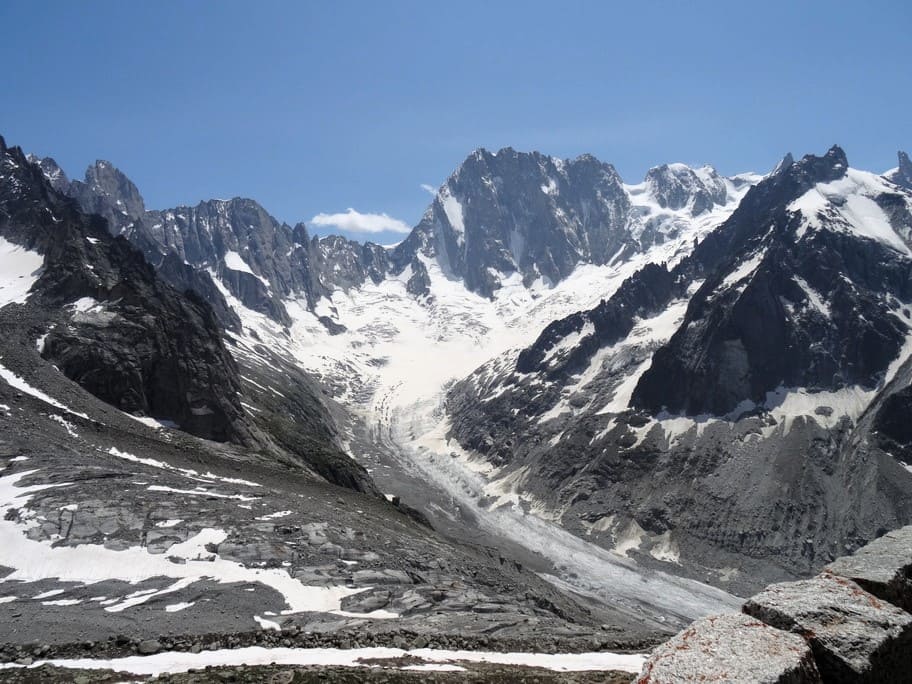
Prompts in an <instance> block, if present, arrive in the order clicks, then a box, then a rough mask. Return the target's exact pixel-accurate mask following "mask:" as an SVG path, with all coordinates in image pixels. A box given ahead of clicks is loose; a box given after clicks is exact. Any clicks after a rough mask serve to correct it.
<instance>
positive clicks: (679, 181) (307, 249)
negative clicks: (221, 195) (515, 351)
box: [33, 148, 755, 330]
mask: <svg viewBox="0 0 912 684" xmlns="http://www.w3.org/2000/svg"><path fill="white" fill-rule="evenodd" d="M33 161H35V162H36V163H38V164H39V165H40V166H41V168H42V169H43V170H44V172H45V174H46V175H47V177H48V179H49V180H50V181H51V183H52V184H53V185H55V187H56V188H57V189H59V190H61V191H62V192H64V193H65V194H68V195H70V196H72V197H74V198H75V199H76V200H77V201H78V202H79V203H80V206H81V207H82V208H83V210H84V211H87V212H91V213H97V214H100V215H102V216H104V217H105V218H106V219H108V222H109V226H110V228H111V231H112V232H113V233H115V234H120V233H122V234H124V235H125V236H126V237H127V238H128V239H130V240H131V242H133V243H134V244H136V245H137V246H138V247H140V249H141V250H142V251H143V253H144V254H145V255H146V257H147V259H149V261H150V262H151V263H153V264H154V265H156V267H157V268H159V270H160V271H161V273H162V276H163V277H164V278H165V279H166V280H168V282H170V283H172V284H173V285H175V286H177V287H188V288H190V289H193V290H195V291H196V292H197V293H198V294H200V295H201V296H202V297H203V298H204V299H206V300H207V301H209V302H210V304H211V305H212V306H213V308H214V309H215V311H216V313H217V314H218V315H219V318H220V320H221V321H222V323H223V324H224V325H226V327H229V328H232V329H235V330H237V329H238V325H239V321H238V319H237V317H236V312H234V315H233V314H232V313H231V307H230V306H229V305H228V304H227V302H226V296H230V297H234V298H236V299H237V300H239V301H240V302H241V303H242V304H243V305H244V306H245V307H247V308H249V309H251V310H253V311H257V312H260V313H264V314H266V315H268V316H269V317H271V318H272V319H273V320H276V321H278V322H280V323H282V324H284V325H289V324H290V323H291V319H290V318H289V314H288V311H287V307H286V305H285V304H284V303H283V300H284V299H287V298H289V297H291V298H296V297H301V298H303V300H304V301H305V305H306V306H307V307H308V308H310V309H311V310H313V309H314V308H315V305H316V303H317V301H318V300H319V299H320V298H321V297H330V296H331V294H332V293H333V292H334V291H336V290H340V289H341V290H343V291H348V290H349V289H351V288H358V287H361V286H362V285H363V284H364V283H366V282H368V281H370V282H373V283H375V284H377V283H380V282H381V281H383V280H384V279H386V278H390V277H393V278H398V277H402V274H403V273H404V272H405V271H406V270H407V271H408V272H407V274H406V278H407V280H408V288H409V292H411V293H412V294H413V295H415V296H418V297H427V296H432V287H431V278H430V276H429V274H428V264H429V263H431V262H433V263H435V264H437V265H438V266H439V268H440V269H441V271H442V273H444V274H446V277H450V278H457V279H459V280H460V281H462V282H463V283H464V284H465V286H466V287H467V289H468V290H469V291H471V292H477V293H479V294H481V295H483V296H486V297H491V296H492V295H493V293H494V292H495V291H496V290H497V289H499V288H500V287H502V285H503V283H504V282H505V281H506V280H507V279H509V278H510V277H511V276H512V274H518V275H519V276H520V277H521V279H522V282H523V283H524V284H525V285H526V286H529V285H530V284H531V283H532V282H533V281H535V280H536V279H541V280H542V281H543V282H545V283H554V282H558V281H560V280H562V279H564V278H566V277H567V276H569V275H570V273H572V272H573V270H574V269H575V268H576V266H577V265H579V264H581V263H591V264H595V265H600V264H607V263H609V262H612V261H615V262H616V261H618V260H623V259H624V258H625V256H627V255H629V254H630V253H632V252H636V251H641V250H642V249H644V248H646V247H648V246H649V245H651V244H653V243H655V242H656V241H658V242H661V241H663V240H665V239H668V238H669V237H673V236H674V235H675V234H676V233H677V232H678V231H679V230H681V228H682V221H683V222H684V223H686V222H687V220H688V219H689V218H691V217H697V216H700V215H702V214H705V213H706V212H709V211H711V210H712V209H713V208H714V207H718V206H723V205H725V204H726V203H727V202H730V201H732V195H733V194H734V192H733V191H735V190H737V189H740V188H742V186H744V185H745V184H749V183H751V182H755V180H754V179H752V178H749V177H736V178H734V179H723V178H722V177H720V176H719V175H718V174H717V173H716V172H715V171H714V170H713V169H712V168H710V167H704V168H702V169H698V170H692V169H690V168H689V167H686V166H684V165H683V164H673V165H664V166H661V167H657V168H655V169H652V170H650V172H649V174H647V178H646V180H645V181H644V183H642V184H640V185H639V186H625V185H624V184H623V183H622V181H621V179H620V176H619V175H618V174H617V172H616V171H615V170H614V168H613V167H612V166H611V165H610V164H605V163H602V162H600V161H598V160H597V159H595V158H594V157H592V156H591V155H583V156H581V157H579V158H577V159H574V160H561V159H557V158H555V157H548V156H545V155H542V154H540V153H538V152H532V153H521V152H516V151H515V150H513V149H511V148H505V149H503V150H500V151H499V152H488V151H487V150H483V149H480V150H477V151H476V152H474V153H473V154H471V155H470V156H469V157H468V158H467V159H466V160H465V161H464V162H463V163H462V164H461V165H460V166H459V168H458V169H457V170H456V172H454V173H453V175H452V176H450V178H449V179H448V180H447V181H446V182H445V183H444V185H443V186H441V188H440V190H439V191H438V193H437V195H436V197H435V199H434V201H433V202H432V203H431V205H430V206H429V208H428V210H427V211H426V213H425V215H424V217H423V218H422V219H421V221H420V222H419V224H418V225H417V226H416V227H415V229H414V230H413V231H412V233H411V234H410V235H409V236H408V237H407V238H406V239H405V240H403V241H402V242H401V243H399V244H398V245H397V246H396V247H394V248H391V249H387V248H383V247H381V246H379V245H376V244H373V243H370V242H367V243H358V242H354V241H351V240H348V239H345V238H342V237H339V236H332V237H326V238H319V237H310V235H309V233H308V231H307V228H306V226H305V225H304V224H303V223H298V224H296V225H295V226H294V227H290V226H288V225H287V224H282V223H280V222H278V221H277V220H276V219H274V218H273V217H272V216H270V215H269V214H268V213H267V212H266V211H265V210H264V209H263V208H262V207H261V206H260V205H259V204H257V203H256V202H255V201H253V200H249V199H243V198H234V199H232V200H208V201H204V202H201V203H200V204H198V205H196V206H194V207H178V208H175V209H169V210H153V211H147V210H146V209H145V207H144V204H143V201H142V197H141V196H140V195H139V192H138V191H137V189H136V186H135V185H134V184H133V183H132V182H131V181H129V179H128V178H127V177H126V176H125V175H124V174H123V173H121V172H120V171H119V170H118V169H116V168H115V167H113V165H111V164H110V163H109V162H106V161H98V162H96V163H95V164H94V165H92V166H90V167H89V168H88V170H87V171H86V174H85V181H70V180H69V179H67V177H66V174H65V173H64V172H63V171H62V170H61V169H60V168H59V166H58V165H57V164H56V162H55V161H54V160H53V159H51V158H45V159H37V158H33ZM182 266H183V267H182ZM187 266H190V267H192V269H193V270H194V271H195V272H190V271H189V269H187V268H186V267H187ZM222 290H227V292H223V291H222ZM326 324H327V325H330V326H331V325H332V324H331V323H330V322H329V321H326Z"/></svg>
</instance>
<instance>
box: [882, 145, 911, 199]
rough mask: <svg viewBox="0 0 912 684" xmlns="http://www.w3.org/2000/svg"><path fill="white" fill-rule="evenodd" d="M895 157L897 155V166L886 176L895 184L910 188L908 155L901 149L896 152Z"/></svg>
mask: <svg viewBox="0 0 912 684" xmlns="http://www.w3.org/2000/svg"><path fill="white" fill-rule="evenodd" d="M897 157H899V166H898V167H897V168H896V171H895V172H893V174H892V175H890V176H888V178H889V179H890V180H891V181H893V182H894V183H896V184H897V185H901V186H902V187H904V188H908V189H910V190H912V161H910V160H909V155H908V154H906V153H905V152H903V151H902V150H900V151H899V152H898V153H897Z"/></svg>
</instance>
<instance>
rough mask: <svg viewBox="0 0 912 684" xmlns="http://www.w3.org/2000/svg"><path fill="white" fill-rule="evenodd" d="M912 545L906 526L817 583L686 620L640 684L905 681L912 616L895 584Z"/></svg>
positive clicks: (783, 587)
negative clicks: (730, 611) (736, 610)
mask: <svg viewBox="0 0 912 684" xmlns="http://www.w3.org/2000/svg"><path fill="white" fill-rule="evenodd" d="M910 539H912V527H904V528H902V529H899V530H896V531H894V532H890V533H888V534H886V535H885V536H884V537H881V538H880V539H877V540H876V541H874V542H871V543H870V544H868V545H867V546H865V547H863V548H861V549H859V550H858V552H857V553H856V554H855V556H848V557H844V558H840V559H838V560H837V561H836V562H834V563H833V564H832V565H830V566H829V568H828V569H827V570H826V571H825V572H823V573H822V574H820V575H818V576H816V577H813V578H811V579H807V580H800V581H797V582H784V583H779V584H774V585H772V586H769V587H767V588H766V589H765V590H764V591H762V592H760V593H759V594H757V595H756V596H754V597H752V598H751V599H750V600H748V601H747V602H746V603H745V604H744V606H743V608H742V611H743V613H744V615H742V616H736V615H720V616H713V617H708V618H704V619H702V620H699V621H697V622H695V623H693V624H692V625H691V626H690V627H688V628H687V629H686V630H684V631H683V632H681V633H680V634H678V635H677V636H675V637H674V638H672V639H671V640H670V641H668V642H667V643H665V644H663V645H662V646H660V647H659V648H657V649H656V650H655V652H654V653H653V654H652V656H651V657H650V659H649V660H648V661H647V662H646V665H645V667H644V669H643V672H642V674H641V675H640V678H639V679H638V680H637V681H638V682H639V683H641V684H646V683H647V682H649V683H650V684H662V683H665V682H668V683H671V682H685V681H723V680H724V681H726V682H731V683H733V684H737V683H740V682H743V683H744V684H747V683H748V682H795V683H796V684H804V683H805V682H808V683H812V682H820V681H823V682H825V683H828V682H834V683H839V684H841V683H843V682H871V683H874V682H904V681H909V673H910V671H912V648H910V646H912V615H910V614H909V613H908V612H907V607H908V603H907V602H908V587H905V588H904V589H903V588H902V587H901V586H898V585H897V581H899V582H900V585H901V584H902V580H905V581H906V582H907V580H906V577H907V572H908V568H909V563H910V558H912V556H910V545H909V542H910ZM855 577H858V579H859V580H860V581H861V582H863V583H865V586H866V587H870V588H871V589H872V590H874V592H876V594H877V595H875V593H870V592H868V591H866V590H865V589H864V588H862V586H860V585H859V583H856V581H854V578H855ZM900 578H901V579H900ZM747 616H750V617H747ZM751 618H753V619H751ZM758 620H759V621H760V622H757V621H758ZM809 652H810V653H812V654H813V660H812V661H809V660H808V658H807V655H808V654H809ZM818 673H819V674H818Z"/></svg>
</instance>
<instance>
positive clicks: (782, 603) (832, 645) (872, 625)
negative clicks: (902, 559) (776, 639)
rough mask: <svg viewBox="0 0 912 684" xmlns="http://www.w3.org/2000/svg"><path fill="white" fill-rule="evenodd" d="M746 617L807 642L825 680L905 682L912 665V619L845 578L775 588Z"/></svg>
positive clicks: (760, 597) (756, 598)
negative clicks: (751, 617)
mask: <svg viewBox="0 0 912 684" xmlns="http://www.w3.org/2000/svg"><path fill="white" fill-rule="evenodd" d="M744 612H745V613H746V614H748V615H751V616H753V617H755V618H757V619H759V620H762V621H763V622H765V623H766V624H768V625H771V626H773V627H776V628H777V629H782V630H787V631H790V632H794V633H796V634H800V635H801V636H802V637H804V638H805V639H807V641H808V643H809V644H810V646H811V649H812V650H813V651H814V656H815V659H816V660H817V666H818V668H819V669H820V672H821V674H822V675H823V677H824V680H825V681H832V682H845V681H868V682H884V681H900V680H901V678H902V677H904V676H905V675H906V674H908V672H909V669H908V668H909V665H910V664H912V658H910V647H912V615H909V614H908V613H906V612H904V611H902V610H901V609H899V608H897V607H896V606H893V605H890V604H889V603H886V602H884V601H880V600H879V599H877V598H875V597H874V596H873V595H871V594H869V593H868V592H866V591H864V590H863V589H862V588H861V587H859V586H858V585H857V584H855V583H854V582H852V581H851V580H848V579H846V578H843V577H837V576H835V575H830V574H822V575H818V576H817V577H814V578H812V579H808V580H802V581H799V582H785V583H782V584H774V585H772V586H770V587H767V589H766V590H765V591H763V592H761V593H759V594H757V595H756V596H754V597H753V598H751V599H750V600H749V601H748V602H747V603H745V604H744Z"/></svg>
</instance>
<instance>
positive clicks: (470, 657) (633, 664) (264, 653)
mask: <svg viewBox="0 0 912 684" xmlns="http://www.w3.org/2000/svg"><path fill="white" fill-rule="evenodd" d="M404 657H409V658H417V659H419V660H422V661H424V663H423V664H419V665H406V666H404V667H401V668H400V669H405V670H419V671H428V672H432V671H438V672H445V671H450V672H459V671H463V670H465V668H464V667H461V666H460V665H458V663H460V662H461V663H494V664H500V665H521V666H526V667H539V668H544V669H547V670H553V671H555V672H585V671H589V670H595V671H604V670H620V671H622V672H630V673H634V674H636V673H638V672H639V671H640V670H641V669H642V667H643V663H644V662H645V660H646V657H645V655H642V654H639V653H629V654H627V653H610V652H607V651H606V652H598V653H495V652H486V651H445V650H436V649H430V648H420V649H414V650H410V651H405V650H403V649H400V648H383V647H374V648H353V649H339V648H307V649H305V648H263V647H262V646H248V647H246V648H234V649H222V650H218V651H203V652H202V653H183V652H168V653H158V654H156V655H151V656H128V657H125V658H112V659H109V660H103V659H94V658H79V659H72V660H67V659H59V660H39V661H36V662H35V663H33V664H32V665H31V666H30V667H40V666H42V665H45V664H48V665H55V666H57V667H67V668H72V669H79V670H97V669H111V670H115V671H117V672H129V673H130V674H135V675H146V676H153V677H157V676H159V675H163V674H175V673H179V672H187V671H188V670H191V669H201V668H205V667H230V666H239V665H272V664H275V665H298V666H325V667H329V666H333V665H335V666H344V667H377V666H376V665H374V664H371V663H369V662H365V661H370V660H375V659H393V658H404ZM21 667H22V666H21V665H17V664H15V663H0V669H10V668H21ZM23 669H25V668H23Z"/></svg>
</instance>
